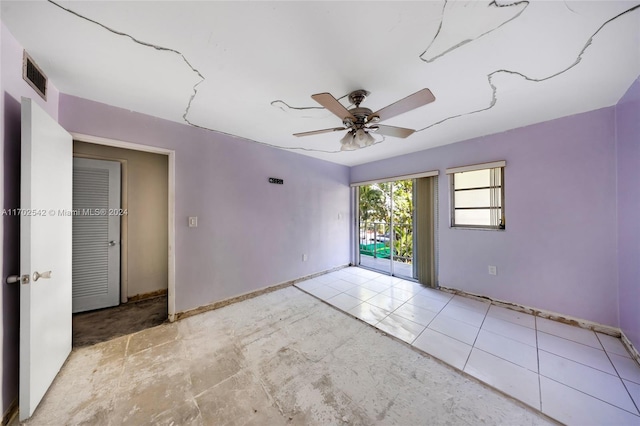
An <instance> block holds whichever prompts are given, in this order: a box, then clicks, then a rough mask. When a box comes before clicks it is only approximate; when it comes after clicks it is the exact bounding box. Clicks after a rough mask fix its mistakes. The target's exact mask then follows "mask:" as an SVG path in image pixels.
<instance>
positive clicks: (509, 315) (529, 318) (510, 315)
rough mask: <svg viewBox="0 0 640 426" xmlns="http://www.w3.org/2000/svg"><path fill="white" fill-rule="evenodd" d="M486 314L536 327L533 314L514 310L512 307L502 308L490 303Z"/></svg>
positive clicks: (524, 325)
mask: <svg viewBox="0 0 640 426" xmlns="http://www.w3.org/2000/svg"><path fill="white" fill-rule="evenodd" d="M487 316H488V317H492V318H498V319H501V320H503V321H509V322H512V323H514V324H518V325H521V326H523V327H529V328H533V329H535V328H536V318H535V317H534V316H533V315H531V314H526V313H524V312H518V311H514V310H513V309H507V308H503V307H501V306H496V305H491V307H490V308H489V311H488V312H487Z"/></svg>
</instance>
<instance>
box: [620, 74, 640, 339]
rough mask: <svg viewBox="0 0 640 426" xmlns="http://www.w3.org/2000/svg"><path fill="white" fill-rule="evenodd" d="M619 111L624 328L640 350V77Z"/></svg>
mask: <svg viewBox="0 0 640 426" xmlns="http://www.w3.org/2000/svg"><path fill="white" fill-rule="evenodd" d="M615 111H616V148H617V159H618V293H619V295H618V297H619V300H620V302H619V305H620V328H621V329H622V331H623V332H624V334H625V335H626V336H627V337H628V338H629V340H631V342H632V343H633V345H634V346H635V347H636V348H640V222H639V221H638V217H639V216H640V78H638V79H637V80H636V81H635V82H634V83H633V85H631V87H630V88H629V90H628V91H627V93H626V94H625V95H624V96H623V97H622V99H621V100H620V102H619V103H618V105H617V106H616V110H615Z"/></svg>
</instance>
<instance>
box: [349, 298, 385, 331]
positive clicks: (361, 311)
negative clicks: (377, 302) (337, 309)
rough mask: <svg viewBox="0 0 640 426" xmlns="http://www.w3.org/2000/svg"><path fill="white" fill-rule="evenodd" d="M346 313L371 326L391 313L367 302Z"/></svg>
mask: <svg viewBox="0 0 640 426" xmlns="http://www.w3.org/2000/svg"><path fill="white" fill-rule="evenodd" d="M347 312H349V313H350V314H351V315H353V316H355V317H357V318H360V319H361V320H362V321H365V322H368V323H369V324H371V325H376V324H377V323H378V322H380V321H381V320H382V319H383V318H384V317H386V316H387V315H389V314H390V313H391V312H390V311H386V310H384V309H381V308H379V307H377V306H374V305H372V304H370V303H367V302H364V303H361V304H360V305H358V306H356V307H355V308H353V309H349V310H348V311H347Z"/></svg>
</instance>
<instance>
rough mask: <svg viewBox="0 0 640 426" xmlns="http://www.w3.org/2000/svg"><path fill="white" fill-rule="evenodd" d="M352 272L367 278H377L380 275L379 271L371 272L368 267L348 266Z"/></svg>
mask: <svg viewBox="0 0 640 426" xmlns="http://www.w3.org/2000/svg"><path fill="white" fill-rule="evenodd" d="M349 269H350V270H351V271H350V272H352V273H353V274H355V275H359V276H361V277H365V278H369V279H374V278H378V277H379V276H380V274H379V273H377V272H373V271H370V270H368V269H364V268H356V267H352V268H349Z"/></svg>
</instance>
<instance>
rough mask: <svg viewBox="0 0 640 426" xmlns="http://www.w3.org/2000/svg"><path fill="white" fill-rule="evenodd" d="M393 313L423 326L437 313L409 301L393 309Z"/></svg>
mask: <svg viewBox="0 0 640 426" xmlns="http://www.w3.org/2000/svg"><path fill="white" fill-rule="evenodd" d="M393 313H394V314H396V315H400V316H401V317H403V318H406V319H409V320H411V321H413V322H417V323H418V324H422V325H424V326H425V327H426V326H428V325H429V323H430V322H431V321H432V320H433V319H434V318H435V317H436V315H438V314H437V313H436V312H433V311H429V310H427V309H422V308H419V307H417V306H415V305H411V304H409V303H405V304H404V305H402V306H400V307H399V308H398V309H396V310H395V311H393Z"/></svg>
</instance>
